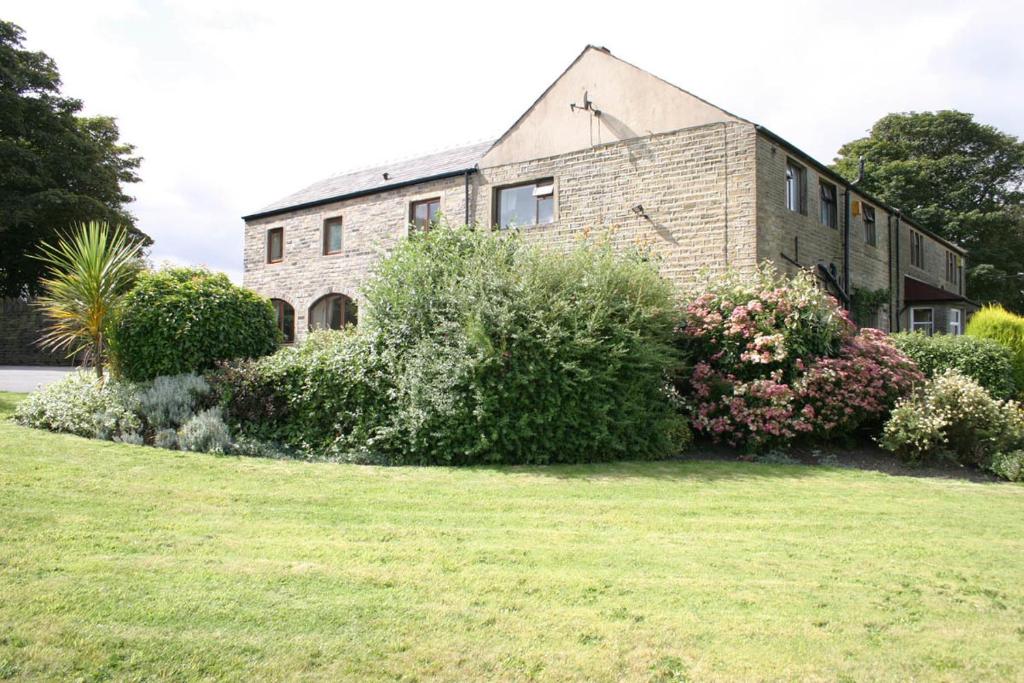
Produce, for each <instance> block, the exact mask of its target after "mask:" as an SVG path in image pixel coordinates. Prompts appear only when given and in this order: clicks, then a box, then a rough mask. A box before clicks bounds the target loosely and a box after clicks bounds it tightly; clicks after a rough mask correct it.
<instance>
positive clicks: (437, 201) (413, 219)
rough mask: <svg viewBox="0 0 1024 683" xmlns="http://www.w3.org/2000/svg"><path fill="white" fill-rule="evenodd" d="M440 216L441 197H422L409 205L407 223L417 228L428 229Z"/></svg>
mask: <svg viewBox="0 0 1024 683" xmlns="http://www.w3.org/2000/svg"><path fill="white" fill-rule="evenodd" d="M440 216H441V198H440V197H434V198H433V199H424V200H423V201H419V202H413V203H412V204H410V205H409V224H410V225H412V226H413V227H414V228H415V229H417V230H430V226H432V225H434V224H435V223H437V221H438V218H439V217H440Z"/></svg>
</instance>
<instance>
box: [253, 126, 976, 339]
mask: <svg viewBox="0 0 1024 683" xmlns="http://www.w3.org/2000/svg"><path fill="white" fill-rule="evenodd" d="M788 159H793V160H795V161H796V162H797V163H799V164H801V165H802V166H803V167H804V168H805V169H806V174H807V181H806V186H807V191H806V207H807V211H806V214H801V213H798V212H794V211H790V210H789V209H788V208H787V207H786V196H785V188H786V183H785V178H786V162H787V160H788ZM547 178H552V179H553V181H554V186H555V190H554V222H553V223H551V224H548V225H539V226H527V227H523V228H520V231H521V234H522V235H523V237H524V239H526V240H528V241H535V242H538V243H542V244H545V245H548V246H551V247H553V248H568V247H569V246H571V245H573V244H576V243H577V242H578V241H579V240H581V239H584V238H585V237H586V236H588V235H590V236H592V237H607V238H609V239H611V240H612V242H613V244H615V245H617V246H619V247H621V248H624V249H625V248H632V247H641V248H645V249H648V250H649V251H650V252H651V253H652V254H653V255H654V256H655V258H656V259H657V262H658V264H659V267H660V269H661V271H662V273H663V274H664V275H665V276H666V277H668V278H669V279H671V280H672V281H673V282H674V283H675V284H677V285H678V286H680V287H686V286H689V285H696V284H699V282H700V278H701V277H707V276H712V277H713V276H714V274H715V273H720V272H722V271H723V270H724V269H725V268H727V267H728V268H733V269H740V270H743V269H751V268H753V267H754V265H755V264H756V263H757V262H758V261H759V260H763V259H767V260H770V261H772V262H774V263H776V264H778V266H779V267H780V268H781V269H782V270H784V271H787V272H794V271H796V270H797V269H798V268H811V269H813V268H815V266H816V265H817V264H818V263H824V264H834V266H835V268H836V271H837V274H838V276H839V277H840V278H841V277H842V264H843V230H842V225H843V187H842V185H841V184H839V183H838V182H837V179H836V178H834V177H830V176H829V175H828V174H824V173H822V172H820V171H819V170H818V169H817V168H816V166H815V165H814V163H813V162H812V161H811V160H810V159H807V158H805V157H803V156H802V155H801V154H800V153H799V152H797V151H796V150H794V149H792V148H790V147H788V146H785V145H782V144H780V143H778V142H776V141H774V140H773V139H772V138H770V137H768V136H765V135H764V134H763V133H760V132H758V131H757V130H756V129H755V128H754V126H752V125H751V124H747V123H743V122H733V123H713V124H707V125H702V126H695V127H692V128H686V129H682V130H678V131H673V132H670V133H662V134H659V135H652V136H647V137H643V138H635V139H631V140H626V141H621V142H614V143H609V144H604V145H597V146H594V147H591V148H588V149H584V150H579V151H574V152H570V153H567V154H562V155H558V156H553V157H549V158H545V159H536V160H531V161H524V162H519V163H511V164H504V165H500V166H493V167H484V168H481V169H480V170H479V171H478V172H477V173H475V174H472V175H471V176H470V187H469V211H468V213H467V210H466V209H467V206H466V201H465V197H466V187H465V178H464V177H462V176H459V177H453V178H448V179H443V180H435V181H429V182H426V183H421V184H417V185H413V186H410V187H406V188H401V189H397V190H391V191H387V192H382V193H379V194H371V195H367V196H364V197H358V198H353V199H348V200H345V201H340V202H335V203H332V204H327V205H324V206H319V207H314V208H307V209H300V210H297V211H293V212H290V213H285V214H281V215H278V216H272V217H267V218H260V219H254V220H252V221H249V222H248V223H247V224H246V229H245V230H246V236H245V276H244V283H245V285H246V286H247V287H249V288H251V289H253V290H255V291H257V292H259V293H261V294H263V295H264V296H268V297H271V298H276V299H282V300H284V301H286V302H288V303H289V304H291V305H292V306H293V307H294V309H295V327H296V336H297V338H298V339H300V340H301V339H302V338H303V337H304V336H305V330H306V329H307V328H308V312H309V309H310V307H311V306H312V305H313V304H314V303H315V302H316V301H317V300H318V299H320V297H322V296H324V295H326V294H330V293H342V294H345V295H347V296H349V297H351V298H353V299H356V300H357V301H358V300H359V296H360V289H361V287H362V285H363V284H364V283H365V282H366V280H367V279H368V278H369V277H370V275H371V274H372V272H373V268H374V266H375V264H376V263H377V262H378V261H379V260H380V258H381V257H382V256H383V255H384V254H386V253H387V252H388V250H389V249H391V248H392V247H393V246H394V245H395V244H396V243H397V242H398V241H399V240H400V239H402V238H403V237H405V236H406V235H407V234H408V221H409V210H410V204H411V203H412V202H415V201H420V200H423V199H429V198H435V197H437V198H440V200H441V210H442V211H443V212H444V213H445V215H446V216H447V217H448V220H449V221H450V222H452V223H458V224H461V223H463V222H465V220H466V216H467V215H468V216H469V220H470V222H471V223H476V224H478V225H484V226H493V225H494V224H495V221H496V215H495V202H496V198H497V191H498V189H499V188H501V187H503V186H507V185H515V184H519V183H524V182H530V181H537V180H541V179H547ZM822 179H824V180H826V181H828V182H832V183H834V184H835V185H836V201H837V208H836V212H837V227H835V228H829V227H827V226H825V225H824V224H823V223H822V221H821V193H820V190H819V182H820V180H822ZM851 199H852V200H853V201H856V202H860V203H861V205H867V206H873V207H874V209H875V232H876V240H875V243H874V244H870V243H869V242H868V241H867V239H866V228H865V222H864V215H865V212H864V211H863V210H861V211H859V212H858V213H859V215H853V216H852V218H851V224H850V236H851V242H850V256H851V267H850V280H851V285H852V287H853V289H854V290H857V289H862V290H872V291H873V290H879V289H889V290H890V291H891V297H890V303H889V304H888V305H883V306H882V307H880V309H879V310H878V312H877V322H876V326H877V327H880V328H882V329H890V328H892V327H893V326H894V324H895V323H896V320H895V317H896V316H895V314H894V312H895V311H899V327H900V328H901V329H907V328H908V325H909V311H908V310H907V307H906V306H905V304H904V299H903V286H902V285H903V275H909V276H911V277H914V278H917V279H919V280H922V281H924V282H926V283H928V284H931V285H933V286H935V287H939V288H943V289H946V290H950V291H956V292H959V293H962V288H961V285H960V284H959V283H958V282H955V281H949V280H946V277H945V275H946V272H945V258H946V254H947V253H948V252H949V247H948V246H947V245H946V244H944V243H943V242H941V241H939V240H937V239H935V238H933V237H931V236H930V235H928V234H927V233H922V234H923V235H925V264H924V267H923V268H917V267H915V266H911V264H910V231H911V230H912V229H913V228H912V226H910V225H909V224H908V223H907V222H906V221H903V222H902V224H901V229H900V250H899V252H900V259H899V260H900V264H901V265H900V268H899V277H897V270H896V268H895V252H896V250H895V242H894V237H895V216H891V215H890V214H889V213H888V212H887V211H886V210H885V209H884V208H882V207H880V206H875V205H873V204H872V202H870V201H868V200H866V199H865V198H864V197H862V196H860V195H859V194H857V193H855V192H852V193H851ZM637 206H642V207H643V214H644V215H638V213H637V212H634V211H633V208H634V207H637ZM851 213H853V212H851ZM337 217H340V218H341V220H342V225H343V234H344V237H343V251H342V253H340V254H337V255H332V256H325V255H323V248H322V245H323V226H324V223H325V221H327V220H328V219H334V218H337ZM277 227H280V228H283V229H284V259H283V261H282V262H280V263H275V264H268V263H267V262H266V261H267V259H266V238H267V230H269V229H271V228H277ZM897 297H898V299H897ZM947 308H948V306H936V307H935V319H936V329H942V330H944V329H945V328H946V317H947V311H946V309H947ZM869 324H870V323H869Z"/></svg>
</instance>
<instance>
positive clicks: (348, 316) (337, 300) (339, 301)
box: [309, 294, 359, 330]
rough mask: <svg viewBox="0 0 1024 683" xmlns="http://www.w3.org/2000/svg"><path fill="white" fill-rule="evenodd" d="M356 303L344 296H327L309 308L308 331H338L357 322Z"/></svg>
mask: <svg viewBox="0 0 1024 683" xmlns="http://www.w3.org/2000/svg"><path fill="white" fill-rule="evenodd" d="M358 318H359V311H358V307H357V306H356V302H355V301H352V299H350V298H348V297H347V296H345V295H344V294H328V295H326V296H322V297H320V298H319V299H317V300H316V301H315V302H313V305H312V306H310V307H309V329H310V330H340V329H341V328H343V327H345V326H346V325H355V324H356V323H357V322H358Z"/></svg>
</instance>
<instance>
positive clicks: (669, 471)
mask: <svg viewBox="0 0 1024 683" xmlns="http://www.w3.org/2000/svg"><path fill="white" fill-rule="evenodd" d="M474 469H480V470H481V471H483V470H487V471H491V472H495V473H498V474H505V475H510V476H515V475H521V474H528V475H532V476H538V475H539V476H544V477H551V478H554V479H563V480H579V481H609V480H617V481H618V480H626V479H658V480H663V481H679V482H685V481H688V482H713V481H721V480H731V481H740V480H744V479H749V480H754V479H766V478H770V479H795V478H802V477H819V476H825V475H827V474H828V472H829V470H828V469H826V468H822V467H815V466H809V465H769V464H762V463H758V462H746V461H741V460H737V459H733V460H726V459H723V458H718V457H708V458H704V457H701V456H700V455H696V456H680V457H679V458H675V459H672V460H634V461H625V462H608V463H594V464H586V465H511V466H504V467H486V468H485V467H481V468H474Z"/></svg>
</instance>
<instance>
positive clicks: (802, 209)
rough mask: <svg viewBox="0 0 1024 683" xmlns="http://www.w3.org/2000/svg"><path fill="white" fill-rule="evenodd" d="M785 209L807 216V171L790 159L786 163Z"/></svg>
mask: <svg viewBox="0 0 1024 683" xmlns="http://www.w3.org/2000/svg"><path fill="white" fill-rule="evenodd" d="M786 208H787V209H789V210H790V211H796V212H797V213H802V214H805V215H806V214H807V169H805V168H804V167H803V166H801V165H800V164H798V163H796V162H795V161H793V160H792V159H790V160H788V161H787V162H786Z"/></svg>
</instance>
